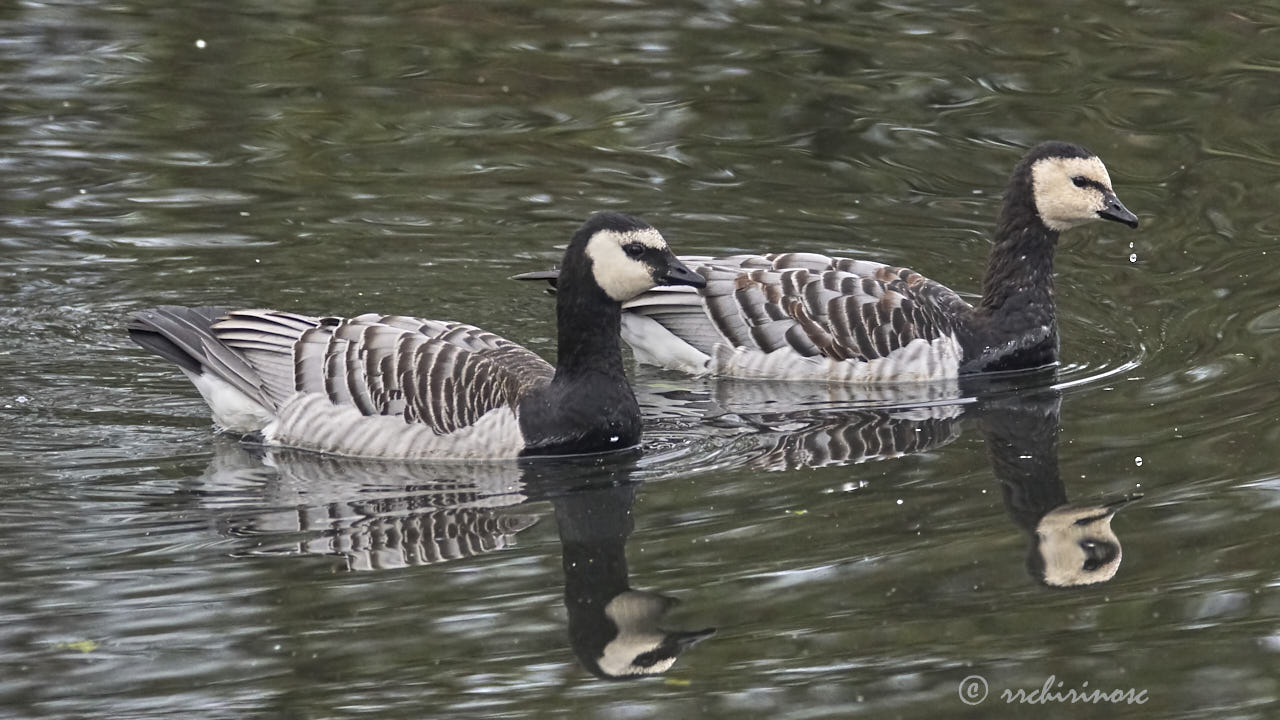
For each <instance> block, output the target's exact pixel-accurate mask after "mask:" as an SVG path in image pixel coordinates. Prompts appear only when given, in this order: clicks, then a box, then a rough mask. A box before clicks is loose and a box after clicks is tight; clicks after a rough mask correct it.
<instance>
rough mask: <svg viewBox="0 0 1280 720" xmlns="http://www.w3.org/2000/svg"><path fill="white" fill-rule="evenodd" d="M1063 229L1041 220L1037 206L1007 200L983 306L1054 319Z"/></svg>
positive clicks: (996, 311) (983, 308)
mask: <svg viewBox="0 0 1280 720" xmlns="http://www.w3.org/2000/svg"><path fill="white" fill-rule="evenodd" d="M1057 244H1058V231H1056V230H1050V229H1049V228H1048V227H1046V226H1045V224H1044V223H1043V222H1041V220H1040V217H1039V216H1038V215H1037V214H1036V213H1035V210H1034V208H1031V207H1025V206H1023V204H1022V203H1018V202H1015V201H1006V203H1005V206H1004V207H1003V208H1002V209H1001V212H1000V222H999V225H998V226H997V230H996V242H995V245H994V246H992V248H991V255H990V256H988V258H987V274H986V277H985V278H984V279H983V283H982V302H981V303H980V304H979V305H978V308H979V310H980V311H982V312H984V313H986V314H988V315H990V316H993V317H999V316H1004V317H1011V318H1012V317H1023V318H1026V320H1027V321H1040V320H1044V321H1047V322H1048V323H1049V324H1051V325H1052V324H1054V319H1055V314H1054V311H1053V253H1054V250H1055V249H1056V248H1057Z"/></svg>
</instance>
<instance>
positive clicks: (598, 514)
mask: <svg viewBox="0 0 1280 720" xmlns="http://www.w3.org/2000/svg"><path fill="white" fill-rule="evenodd" d="M632 469H633V468H632V464H631V462H630V460H628V459H627V458H621V457H612V458H597V459H590V458H586V459H566V460H564V461H562V462H555V461H541V462H531V463H525V464H523V465H520V464H516V463H470V464H468V463H451V464H428V465H423V464H417V465H415V464H405V463H395V462H384V461H371V460H357V459H351V458H339V457H333V456H323V455H317V454H312V453H300V452H295V451H283V452H282V451H271V452H269V453H266V454H265V455H263V456H261V457H259V456H258V455H257V454H256V453H252V452H250V451H249V450H247V449H246V448H245V446H243V445H240V444H238V443H220V444H219V454H218V456H217V457H216V458H215V460H214V462H213V464H212V465H211V466H210V468H209V470H208V471H207V472H206V474H205V477H204V479H203V483H202V484H203V486H204V487H203V490H204V491H205V493H206V499H207V500H210V501H211V502H210V504H211V505H213V506H215V507H216V506H217V502H216V499H215V498H217V497H218V496H220V495H222V496H225V495H227V494H231V493H234V494H237V495H241V496H242V495H243V494H244V492H245V491H246V490H249V489H255V490H258V491H259V492H260V493H261V494H262V495H263V497H262V501H261V503H256V504H255V505H256V507H255V508H254V510H253V511H252V512H250V513H241V512H237V511H236V510H235V508H227V510H229V511H230V512H228V513H227V514H226V517H225V519H224V520H223V526H224V529H225V531H226V532H227V533H228V534H232V535H237V536H252V537H253V538H254V539H255V540H257V541H258V542H259V544H257V545H255V546H254V547H253V548H252V549H251V550H248V551H246V554H302V555H321V556H338V557H341V558H342V559H343V561H344V564H345V567H346V569H347V570H352V571H368V570H387V569H394V568H405V567H410V566H420V565H430V564H434V563H440V562H446V561H456V560H464V559H466V558H471V557H474V556H477V555H481V554H485V553H489V552H493V551H496V550H501V549H503V548H506V547H510V546H511V545H513V544H514V542H515V538H516V535H517V534H518V533H520V532H522V531H524V530H526V529H527V528H529V527H531V526H533V525H534V524H535V523H536V522H538V520H539V515H538V514H537V512H536V511H535V509H534V506H530V505H527V504H526V503H528V502H530V501H537V500H547V501H549V502H550V503H551V504H552V506H553V507H554V509H555V516H556V523H557V526H558V528H559V532H560V539H561V544H562V559H563V563H562V564H563V567H564V579H565V596H564V601H565V607H566V608H567V610H568V620H569V633H568V634H569V641H570V645H571V647H572V648H573V651H574V654H575V655H576V656H577V657H578V659H579V661H580V662H581V664H582V666H583V667H584V668H585V669H587V670H588V671H589V672H591V673H592V674H594V675H596V676H598V677H602V678H610V679H626V678H635V677H643V676H646V675H654V674H658V673H662V672H665V671H666V670H668V669H669V668H670V667H671V666H672V665H673V664H674V662H675V661H676V659H677V658H678V657H679V655H680V654H681V653H683V652H684V651H685V650H687V649H688V648H689V647H691V646H692V645H694V644H695V643H697V642H698V641H700V640H703V639H705V638H707V637H709V636H710V635H712V634H713V633H714V632H715V630H714V628H706V629H700V630H692V631H686V630H672V629H667V628H665V627H664V626H663V624H662V623H663V620H664V618H665V616H666V614H667V613H668V611H669V610H670V609H671V608H672V607H673V606H674V605H675V604H676V600H675V599H674V598H671V597H668V596H664V595H660V594H657V593H653V592H648V591H644V590H634V589H632V588H631V586H630V582H629V577H628V571H627V559H626V552H625V550H626V543H627V540H628V538H629V537H630V535H631V531H632V528H633V524H634V523H633V521H632V516H631V509H632V505H633V503H634V500H635V494H636V492H637V490H638V488H639V485H637V484H634V483H632V482H630V475H631V471H632ZM263 505H265V506H266V507H265V508H264V507H262V506H263ZM517 508H518V509H519V511H517Z"/></svg>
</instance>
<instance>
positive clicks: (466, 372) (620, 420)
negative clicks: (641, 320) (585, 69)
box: [128, 213, 705, 459]
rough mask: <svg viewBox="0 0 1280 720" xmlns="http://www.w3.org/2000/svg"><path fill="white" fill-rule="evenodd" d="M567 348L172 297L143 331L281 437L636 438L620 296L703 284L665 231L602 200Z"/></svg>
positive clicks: (396, 452) (601, 444) (134, 325)
mask: <svg viewBox="0 0 1280 720" xmlns="http://www.w3.org/2000/svg"><path fill="white" fill-rule="evenodd" d="M562 277H563V280H562V282H561V292H560V293H559V297H558V299H557V323H558V339H559V352H558V358H557V364H556V365H555V366H552V365H551V364H549V363H548V362H546V361H545V360H543V359H542V358H540V357H539V356H538V355H536V354H535V353H533V352H532V351H530V350H528V349H526V348H524V347H522V346H520V345H517V344H516V343H513V342H511V341H510V340H506V339H504V338H501V337H499V336H497V335H495V334H493V333H489V332H486V331H484V330H481V329H480V328H477V327H474V326H471V325H466V324H463V323H458V322H447V321H440V320H428V319H423V318H415V317H404V316H398V315H378V314H365V315H359V316H356V317H351V318H340V317H312V316H307V315H299V314H295V313H288V312H280V311H274V310H228V309H225V308H216V307H200V308H185V307H176V306H165V307H160V308H156V309H154V310H147V311H143V312H140V313H137V314H136V315H134V316H133V318H132V319H131V322H130V323H129V326H128V329H129V334H130V336H131V337H132V338H133V339H134V340H135V341H136V342H138V344H140V345H142V346H143V347H144V348H146V349H148V350H151V351H152V352H155V353H156V354H158V355H161V356H162V357H165V358H167V359H169V360H172V361H173V362H175V363H177V364H178V366H179V368H180V369H181V370H182V371H183V373H184V374H186V375H187V377H188V378H190V379H191V381H192V383H193V384H194V385H195V386H196V388H197V389H198V390H199V391H200V394H201V395H202V396H203V397H204V399H205V401H206V402H207V403H208V404H209V407H210V409H211V411H212V414H213V418H214V421H215V423H217V424H218V425H220V426H222V427H224V428H226V429H228V430H232V431H235V432H240V433H260V434H261V436H262V439H263V441H264V442H265V443H266V444H268V445H275V446H283V447H291V448H299V449H304V450H312V451H318V452H325V453H334V454H339V455H347V456H359V457H384V458H401V459H487V458H511V457H517V456H530V455H568V454H579V453H591V452H603V451H608V450H615V449H622V448H627V447H631V446H634V445H635V444H637V443H638V442H639V438H640V411H639V407H638V405H637V404H636V400H635V396H634V395H633V394H632V392H631V388H630V386H629V385H628V384H627V380H626V375H625V373H624V371H623V368H622V357H621V348H620V344H619V326H620V322H621V319H620V315H621V303H622V302H623V301H625V300H628V299H630V298H632V297H634V296H635V295H637V294H639V293H641V292H643V291H645V290H647V289H649V288H650V287H652V286H654V285H656V284H667V283H688V284H690V285H696V286H700V285H703V284H704V283H705V281H704V280H703V279H702V277H701V276H700V275H697V274H694V273H692V272H691V271H689V270H688V269H687V268H686V267H685V266H684V265H682V264H681V263H680V262H679V261H678V260H677V259H676V258H675V256H674V255H673V254H672V253H671V250H670V249H669V248H668V247H667V244H666V242H665V240H663V238H662V235H661V234H659V233H658V231H657V230H655V229H653V228H652V227H650V226H648V225H646V224H645V223H643V222H642V221H640V220H637V219H636V218H633V217H630V216H627V215H622V214H619V213H601V214H599V215H596V216H594V217H593V218H591V219H590V220H588V221H587V223H586V224H584V225H583V226H582V227H581V228H580V229H579V230H578V232H577V233H576V234H575V235H574V237H573V239H572V240H571V241H570V243H569V247H568V249H567V250H566V252H565V259H564V266H563V270H562Z"/></svg>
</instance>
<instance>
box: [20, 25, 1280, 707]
mask: <svg viewBox="0 0 1280 720" xmlns="http://www.w3.org/2000/svg"><path fill="white" fill-rule="evenodd" d="M551 5H552V4H550V3H546V4H544V3H518V2H488V3H450V4H441V5H435V6H432V5H427V4H422V3H410V2H399V1H396V0H370V1H367V2H361V3H311V2H302V1H287V2H223V3H198V2H191V1H189V0H187V1H183V0H177V1H176V2H175V1H173V0H170V1H169V2H164V3H160V2H149V1H143V0H138V1H133V2H130V1H128V0H120V1H118V2H106V1H104V2H31V1H28V2H15V3H8V4H5V5H3V6H0V98H2V107H3V113H2V114H0V197H2V198H3V203H2V205H0V290H2V291H3V296H4V298H5V302H4V303H3V307H0V422H2V423H3V430H4V434H3V437H4V439H3V441H0V493H2V495H0V497H3V502H2V503H0V577H2V578H3V580H2V584H0V715H3V716H7V717H50V718H53V717H57V718H69V717H128V718H149V717H177V716H183V717H199V718H239V717H263V718H267V717H272V718H274V717H285V718H332V717H357V716H374V715H376V716H377V717H380V718H399V717H405V718H410V717H412V718H421V717H476V718H480V717H565V718H694V717H708V718H717V717H725V718H739V717H770V718H775V717H776V718H839V717H869V718H885V717H900V718H935V717H951V716H973V717H986V716H1008V717H1024V716H1029V715H1031V714H1033V713H1034V714H1036V715H1039V716H1045V717H1077V716H1084V715H1086V714H1093V715H1095V716H1096V715H1100V714H1103V713H1105V714H1107V715H1109V716H1112V717H1134V718H1137V717H1176V718H1183V717H1212V718H1224V717H1232V718H1265V717H1275V716H1276V713H1277V712H1280V710H1278V709H1277V706H1278V705H1280V703H1278V701H1277V698H1280V673H1277V668H1280V594H1278V593H1277V586H1278V585H1280V542H1278V539H1280V537H1278V536H1280V532H1277V529H1276V528H1277V527H1278V523H1277V518H1280V462H1278V460H1277V458H1278V457H1280V451H1278V450H1277V445H1280V429H1278V428H1280V424H1278V423H1277V416H1278V415H1280V410H1278V408H1280V405H1278V404H1277V401H1276V396H1277V389H1278V388H1277V379H1276V368H1277V360H1278V355H1280V291H1278V290H1277V286H1280V262H1277V261H1278V260H1280V247H1277V243H1276V238H1277V236H1280V219H1278V218H1280V214H1277V210H1276V208H1277V198H1280V82H1277V81H1278V80H1280V41H1278V38H1280V9H1277V8H1276V7H1275V6H1274V5H1270V4H1267V5H1264V4H1261V3H1225V4H1224V3H1204V2H1191V1H1184V2H1161V3H1157V2H1145V1H1143V0H1135V1H1134V2H1127V3H1116V2H1096V1H1087V2H1046V3H1022V2H999V3H997V2H991V3H983V4H981V5H972V4H970V5H956V4H953V3H941V2H917V3H889V2H883V3H882V2H782V3H750V2H743V3H736V2H717V1H714V0H712V1H707V2H701V3H648V4H643V3H629V2H616V3H598V2H573V3H559V4H555V5H556V6H555V7H551ZM1050 138H1059V139H1066V140H1073V141H1077V142H1081V143H1083V144H1085V145H1087V146H1089V147H1091V148H1092V149H1093V150H1095V151H1096V152H1098V153H1099V154H1100V155H1101V156H1102V157H1103V159H1104V160H1105V161H1106V163H1107V165H1108V167H1109V169H1110V171H1111V175H1112V178H1113V180H1114V183H1115V186H1116V189H1117V191H1118V192H1119V194H1120V197H1121V198H1122V199H1123V200H1124V201H1125V203H1126V204H1127V205H1128V206H1129V207H1130V209H1132V210H1134V211H1135V212H1136V213H1138V215H1139V216H1140V217H1141V219H1142V223H1143V224H1142V227H1141V228H1140V229H1139V230H1138V231H1129V230H1127V229H1126V228H1123V227H1120V226H1118V225H1110V224H1109V225H1108V226H1106V227H1097V226H1091V227H1089V228H1086V229H1082V230H1078V231H1074V232H1072V233H1070V234H1068V235H1066V236H1065V237H1064V238H1063V241H1062V243H1061V247H1060V251H1059V255H1058V295H1059V298H1060V314H1061V316H1062V323H1063V352H1064V365H1063V367H1062V368H1060V369H1059V372H1058V373H1057V375H1056V376H1055V377H1051V378H1043V377H1039V378H1028V379H1024V380H1023V381H1021V382H1019V383H1014V384H1012V385H1009V386H1005V387H985V388H976V389H975V388H968V387H966V388H961V389H957V390H955V391H953V392H942V393H939V396H938V397H932V398H930V397H923V398H922V397H909V398H906V399H903V398H894V397H883V398H878V399H868V398H865V397H863V398H858V397H849V396H847V395H844V394H841V393H835V394H834V395H833V396H828V394H827V391H826V389H825V388H812V387H809V388H785V387H784V388H775V387H770V386H752V385H750V384H742V383H738V384H735V383H717V382H710V381H704V380H692V379H689V378H685V377H682V376H677V375H670V374H666V373H663V372H659V371H655V370H653V369H652V368H636V369H634V370H633V379H634V380H635V383H636V386H637V392H638V394H639V396H640V399H641V402H642V404H643V406H644V409H645V413H646V416H647V423H648V432H647V435H646V441H645V447H644V452H643V453H642V454H640V455H639V456H638V457H627V458H614V459H611V460H609V461H607V462H601V463H591V462H587V463H568V464H557V463H553V464H549V465H546V466H539V467H536V468H533V469H530V468H520V467H516V466H514V465H494V466H458V465H452V466H450V465H437V466H426V467H417V468H404V467H395V466H378V465H370V464H357V463H341V462H336V461H330V460H322V459H317V458H309V457H297V456H290V455H288V454H275V455H265V456H264V455H263V454H262V453H261V452H258V451H255V450H253V449H252V448H246V447H243V446H241V445H240V444H238V443H236V442H235V441H234V440H230V439H228V438H221V437H216V436H215V435H214V434H213V433H212V432H211V429H210V423H209V418H208V415H207V412H206V410H205V408H204V406H203V404H202V402H201V401H200V400H199V398H198V396H197V395H196V393H195V392H194V391H193V390H192V389H191V387H190V386H189V384H188V383H187V382H186V381H185V380H184V379H183V378H182V377H181V376H180V375H179V374H178V373H177V372H175V371H174V369H173V368H172V367H170V366H168V365H167V364H166V363H164V362H163V361H161V360H159V359H158V358H155V357H151V356H148V355H146V354H145V353H144V352H143V351H141V350H140V349H139V348H137V347H134V346H132V345H131V344H130V343H129V342H128V340H127V338H126V337H125V335H124V332H123V327H122V326H123V319H124V317H125V315H126V314H127V313H128V312H130V311H133V310H137V309H142V308H145V307H149V306H152V305H155V304H158V303H182V304H215V303H216V304H233V305H243V306H268V307H277V308H282V309H288V310H296V311H300V312H309V313H324V312H333V313H351V314H354V313H357V312H362V311H366V310H380V311H386V312H402V313H409V314H418V315H425V316H429V317H438V318H453V319H459V320H465V321H468V322H473V323H476V324H479V325H482V326H484V327H486V328H488V329H491V330H494V331H496V332H499V333H501V334H504V335H507V336H509V337H511V338H513V339H516V340H519V341H523V342H527V343H529V344H530V345H531V346H532V347H534V348H535V349H537V350H539V351H540V352H543V353H544V354H550V353H551V352H552V351H553V349H554V343H553V340H552V338H553V335H554V328H553V325H552V315H553V313H552V310H551V303H550V301H549V300H548V299H547V298H546V297H545V296H542V295H541V294H539V293H538V292H537V291H536V290H535V289H533V288H531V287H529V286H527V285H523V284H519V283H513V282H508V281H507V280H506V278H507V277H508V276H509V275H511V274H514V273H517V272H522V271H526V270H533V269H540V268H542V267H544V266H546V265H547V264H549V263H550V262H551V261H553V260H554V259H556V257H557V255H558V250H557V249H556V248H557V247H558V246H559V245H562V244H563V243H564V242H565V241H566V240H567V238H568V236H569V234H570V232H572V230H573V228H574V227H575V226H576V225H577V224H578V223H580V222H581V220H582V219H583V218H585V217H586V216H587V215H588V214H589V213H591V212H593V211H595V210H599V209H605V208H615V209H622V210H627V211H631V212H635V213H637V214H639V215H641V216H643V217H644V218H646V219H648V220H649V221H651V222H653V223H654V224H655V225H656V226H658V227H659V228H660V229H662V230H663V231H664V232H665V233H666V235H667V237H668V239H669V240H670V241H671V242H672V244H673V245H674V246H675V247H676V248H677V250H679V251H681V252H689V253H692V252H705V253H727V252H732V251H737V250H742V249H745V250H764V249H797V250H813V251H825V252H840V253H844V254H849V255H854V256H857V257H867V258H874V259H880V260H884V261H887V262H891V263H895V264H905V265H909V266H911V267H913V268H915V269H917V270H919V271H921V272H923V273H925V274H926V275H929V276H931V277H933V278H935V279H937V280H940V281H942V282H944V283H946V284H948V285H950V286H952V287H955V288H957V289H960V290H962V291H976V290H977V289H978V287H979V284H980V273H981V270H982V268H983V261H984V257H985V253H986V250H987V246H988V239H989V231H990V229H991V227H992V225H993V217H994V214H995V211H996V207H997V204H998V202H999V195H1000V191H1001V189H1002V187H1003V184H1004V180H1005V178H1006V177H1007V174H1008V172H1009V170H1010V168H1011V167H1012V165H1013V163H1014V162H1015V160H1016V159H1017V157H1018V156H1019V154H1020V152H1021V148H1023V147H1026V146H1027V145H1029V144H1032V143H1034V142H1037V141H1039V140H1044V139H1050ZM1055 388H1056V389H1055ZM872 400H876V401H878V402H881V403H884V402H889V403H890V404H893V403H898V405H899V406H898V407H896V409H892V410H885V409H880V410H871V409H867V407H868V406H869V405H872V404H875V403H874V402H872ZM1132 493H1142V494H1143V495H1144V497H1143V498H1142V499H1140V500H1139V501H1137V502H1133V503H1130V504H1128V505H1127V506H1126V507H1124V508H1123V509H1122V510H1121V511H1120V512H1119V514H1118V515H1116V516H1115V517H1114V522H1113V523H1112V525H1111V531H1113V532H1114V536H1111V535H1109V534H1108V532H1106V531H1105V527H1103V526H1104V525H1105V522H1104V523H1102V525H1098V526H1095V527H1092V528H1088V527H1087V528H1086V529H1089V530H1090V532H1093V533H1094V535H1095V536H1096V538H1095V539H1096V540H1097V541H1098V542H1097V543H1095V545H1094V547H1095V551H1096V552H1097V553H1098V555H1097V557H1096V558H1094V562H1093V567H1094V570H1093V572H1094V577H1092V578H1090V579H1093V580H1099V579H1105V576H1106V575H1109V574H1110V573H1111V572H1114V577H1113V578H1111V579H1110V580H1109V581H1107V582H1101V583H1095V584H1092V585H1086V586H1078V587H1066V588H1064V587H1048V586H1046V584H1045V582H1042V579H1043V580H1050V581H1052V580H1053V578H1054V577H1056V576H1053V573H1052V566H1051V565H1050V566H1046V564H1045V563H1037V561H1036V559H1035V558H1036V553H1034V552H1032V553H1031V554H1030V555H1029V550H1028V548H1029V547H1030V546H1031V544H1032V543H1031V542H1030V540H1029V538H1031V537H1033V535H1034V533H1035V531H1036V528H1037V527H1041V528H1042V530H1043V523H1047V522H1050V521H1052V520H1053V518H1061V517H1062V516H1061V512H1065V511H1075V510H1078V509H1080V508H1085V509H1087V508H1090V507H1092V508H1094V509H1095V512H1094V514H1095V515H1096V514H1097V512H1105V510H1103V511H1097V508H1102V507H1104V505H1105V504H1106V503H1108V502H1111V501H1114V500H1117V499H1123V498H1124V497H1126V496H1128V495H1129V494H1132ZM1064 503H1065V504H1066V510H1063V505H1064ZM1055 512H1056V513H1058V514H1054V513H1055ZM1086 514H1087V513H1086ZM1074 517H1075V516H1072V518H1070V520H1071V522H1067V523H1065V526H1072V523H1073V522H1074ZM1081 517H1083V516H1081ZM1038 524H1040V525H1038ZM1116 538H1118V539H1116ZM1117 543H1122V544H1123V553H1122V554H1117V553H1114V552H1111V553H1110V554H1108V550H1109V549H1114V547H1113V546H1115V545H1116V544H1117ZM1029 558H1030V559H1029ZM1117 562H1119V565H1118V567H1117ZM1057 579H1058V581H1059V582H1058V583H1057V584H1064V582H1070V581H1071V580H1072V579H1071V578H1065V579H1064V578H1060V577H1059V578H1057ZM1079 580H1080V578H1075V581H1079ZM619 598H621V600H618V599H619ZM664 598H678V599H679V600H680V601H681V602H680V603H679V604H678V605H677V604H673V603H671V602H670V601H668V600H665V599H664ZM614 600H618V602H619V603H621V604H620V605H613V606H612V607H614V609H615V610H617V608H619V607H623V606H625V607H626V608H627V611H626V612H627V613H628V615H627V617H628V618H629V620H628V625H627V627H628V629H627V631H626V632H623V633H621V634H619V633H618V632H616V631H615V630H614V629H612V626H610V625H609V624H608V618H607V613H606V612H605V608H606V607H608V606H610V603H611V602H613V601H614ZM709 628H715V629H716V632H715V634H714V635H712V636H710V637H704V635H705V633H702V632H701V631H703V630H706V629H709ZM615 636H616V637H615ZM610 639H614V640H619V641H621V644H626V643H631V645H630V646H629V647H630V648H631V649H632V650H635V649H636V648H642V647H644V646H645V643H649V645H652V646H656V645H658V644H660V643H663V642H665V643H666V644H667V647H669V648H670V647H675V646H680V645H682V644H687V643H690V642H693V641H695V640H700V642H697V643H696V644H693V645H692V646H690V647H688V649H686V650H685V651H684V652H683V654H680V655H679V657H678V659H677V660H676V661H675V663H674V665H672V666H671V667H670V668H669V669H666V670H665V672H655V673H654V677H649V678H647V679H640V680H633V681H630V682H613V681H608V680H602V679H597V677H596V676H595V674H593V673H601V674H603V673H606V672H607V671H608V669H609V668H615V669H616V668H617V667H619V666H618V665H617V662H618V660H617V657H618V653H622V654H624V655H625V653H626V651H627V648H625V647H622V648H621V649H620V644H619V643H615V644H614V645H613V646H612V647H609V641H610ZM610 653H612V654H610ZM632 654H633V655H634V652H633V653H632ZM668 659H669V658H668ZM648 661H649V662H650V665H649V669H650V670H654V671H658V670H662V669H663V668H662V667H660V663H657V662H655V656H652V655H651V656H650V657H649V658H648ZM611 663H612V664H611ZM968 676H981V677H982V678H983V679H984V680H985V682H986V683H987V685H988V687H989V692H990V695H989V697H987V698H986V699H985V701H984V702H982V703H980V704H978V705H976V706H974V707H970V706H969V705H966V704H965V703H964V702H962V699H961V693H960V687H961V681H962V680H963V679H965V678H966V677H968ZM1046 682H1048V683H1050V685H1051V689H1055V690H1056V691H1058V692H1063V691H1065V690H1067V689H1071V688H1075V689H1084V690H1092V689H1104V690H1108V691H1109V690H1112V689H1133V690H1135V691H1141V692H1144V693H1145V694H1144V695H1142V697H1143V698H1144V699H1145V700H1146V702H1145V703H1144V704H1125V703H1123V702H1122V703H1121V704H1119V705H1109V704H1107V705H1103V706H1093V705H1084V704H1080V703H1077V704H1075V705H1072V704H1069V703H1061V702H1046V703H1043V704H1038V705H1036V706H1035V707H1032V706H1029V705H1018V704H1014V705H1009V704H1007V703H1006V702H1005V701H1004V700H1002V699H1001V698H1000V697H999V695H1000V693H1001V692H1002V691H1003V690H1017V689H1025V690H1027V691H1031V690H1034V689H1036V688H1040V687H1042V686H1044V685H1045V684H1046ZM1057 682H1061V683H1062V685H1061V686H1056V685H1055V683H1057ZM970 699H974V698H970ZM1042 699H1043V698H1042Z"/></svg>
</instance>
